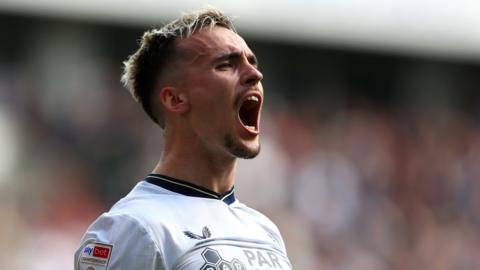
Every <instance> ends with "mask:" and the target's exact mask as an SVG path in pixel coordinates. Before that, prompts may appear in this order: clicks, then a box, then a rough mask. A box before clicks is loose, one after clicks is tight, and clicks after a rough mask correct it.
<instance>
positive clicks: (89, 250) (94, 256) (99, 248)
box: [78, 242, 113, 270]
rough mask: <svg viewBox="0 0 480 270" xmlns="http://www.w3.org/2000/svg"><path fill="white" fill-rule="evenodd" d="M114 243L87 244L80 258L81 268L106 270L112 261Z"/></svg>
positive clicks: (85, 269) (79, 264) (83, 269)
mask: <svg viewBox="0 0 480 270" xmlns="http://www.w3.org/2000/svg"><path fill="white" fill-rule="evenodd" d="M112 247H113V246H112V245H107V244H103V243H96V242H94V243H88V244H86V245H85V246H84V247H83V249H82V252H81V254H80V257H79V259H78V266H79V269H82V270H105V269H107V266H108V262H109V261H110V254H111V253H112Z"/></svg>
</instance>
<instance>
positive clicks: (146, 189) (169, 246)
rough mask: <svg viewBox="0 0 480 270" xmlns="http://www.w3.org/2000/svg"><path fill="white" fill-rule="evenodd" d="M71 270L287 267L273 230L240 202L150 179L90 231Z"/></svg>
mask: <svg viewBox="0 0 480 270" xmlns="http://www.w3.org/2000/svg"><path fill="white" fill-rule="evenodd" d="M81 242H82V243H81V246H80V248H79V249H78V250H77V252H76V253H75V270H106V269H109V270H164V269H165V270H167V269H168V270H170V269H174V270H177V269H178V270H183V269H184V270H252V269H256V270H266V269H292V267H291V264H290V262H289V260H288V258H287V254H286V251H285V246H284V244H283V240H282V237H281V236H280V233H279V231H278V229H277V227H276V226H275V225H274V224H273V223H272V222H271V221H270V220H269V219H268V218H266V217H265V216H264V215H262V214H260V213H259V212H257V211H255V210H253V209H251V208H249V207H247V206H245V205H244V204H242V203H240V202H239V201H238V200H237V199H236V198H235V195H234V191H233V188H232V190H230V191H229V192H226V193H225V194H217V193H215V192H212V191H210V190H207V189H205V188H202V187H199V186H196V185H193V184H191V183H188V182H184V181H180V180H178V179H174V178H171V177H168V176H164V175H159V174H150V175H148V176H147V178H146V179H145V180H144V181H141V182H139V183H138V184H137V185H136V186H135V187H134V188H133V190H132V191H131V192H130V193H129V194H128V195H127V196H126V197H124V198H123V199H121V200H120V201H119V202H117V203H116V204H115V205H114V206H113V207H112V209H111V210H110V211H109V212H107V213H104V214H102V215H101V216H100V217H99V218H97V220H95V222H94V223H93V224H92V225H91V226H90V227H89V228H88V230H87V232H86V233H85V235H84V236H83V238H82V241H81Z"/></svg>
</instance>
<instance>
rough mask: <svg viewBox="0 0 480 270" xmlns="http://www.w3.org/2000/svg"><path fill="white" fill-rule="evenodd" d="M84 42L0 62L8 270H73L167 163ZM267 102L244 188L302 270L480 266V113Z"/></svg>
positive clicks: (3, 257)
mask: <svg viewBox="0 0 480 270" xmlns="http://www.w3.org/2000/svg"><path fill="white" fill-rule="evenodd" d="M69 33H70V32H69ZM78 36H81V34H79V33H74V34H71V36H70V38H65V36H63V37H62V38H61V40H62V41H63V42H64V43H55V40H53V41H52V44H55V46H53V47H47V49H46V50H45V48H42V47H41V46H40V47H39V48H34V49H32V53H31V55H29V56H28V57H25V59H23V60H22V61H20V62H16V63H12V62H8V61H6V62H1V61H0V148H1V149H2V151H1V155H0V215H1V220H0V248H1V250H2V252H1V253H0V269H5V270H16V269H31V270H44V269H45V270H46V269H48V270H52V269H53V270H55V269H59V270H64V269H73V263H74V262H73V253H74V251H75V249H76V248H77V245H78V244H79V241H80V238H81V236H82V234H83V232H84V231H85V230H86V228H87V226H88V225H89V224H90V223H91V222H92V221H93V220H94V219H95V217H96V216H98V215H99V214H100V213H102V212H103V211H107V210H108V209H109V208H110V207H111V206H112V205H113V203H114V202H115V201H116V200H118V199H119V198H121V197H122V196H124V195H125V194H126V193H127V192H128V191H129V190H130V189H131V188H132V187H133V185H135V183H136V182H137V181H139V180H141V179H142V178H143V177H144V176H145V175H146V174H147V173H148V172H149V171H150V170H151V169H152V168H153V166H154V165H155V163H156V161H157V159H158V157H159V156H158V155H159V153H160V150H161V141H162V137H161V130H160V129H159V128H156V127H155V125H154V124H153V123H151V122H150V120H149V119H148V118H147V117H146V116H145V115H144V113H143V112H142V111H141V108H140V107H139V106H137V105H136V104H135V103H134V101H133V100H132V99H131V98H130V96H129V94H128V93H127V91H126V90H124V89H122V87H121V85H120V83H119V77H120V68H119V63H117V62H109V60H108V59H102V57H101V56H98V55H97V56H96V58H95V57H93V56H92V55H91V54H92V53H94V52H95V51H97V50H96V49H92V48H91V47H89V46H90V45H89V43H88V42H87V43H84V42H83V43H82V42H79V40H77V39H75V38H76V37H78ZM49 39H54V35H52V36H50V37H49ZM65 42H66V43H65ZM69 42H70V43H69ZM82 44H83V45H82ZM78 46H83V47H82V48H80V49H79V47H78ZM35 51H39V52H42V53H40V54H38V55H37V54H35ZM82 51H83V52H84V54H82ZM66 59H69V60H68V61H67V60H66ZM89 59H95V61H93V62H92V61H89ZM0 60H1V59H0ZM46 67H47V68H46ZM273 80H275V79H273ZM267 91H268V89H267ZM323 91H328V89H323ZM279 95H280V94H279ZM347 98H348V97H347ZM272 100H273V99H270V100H269V94H268V92H267V99H266V102H267V104H266V107H265V109H264V112H263V118H262V125H261V129H262V135H261V136H262V137H261V141H262V151H261V154H260V155H259V156H258V157H257V158H256V159H253V160H239V163H238V170H237V171H238V172H237V179H236V192H237V197H238V198H239V199H240V201H242V202H244V203H246V204H247V205H249V206H252V207H254V208H257V209H259V210H260V211H262V212H263V213H265V214H266V215H267V216H269V217H270V218H271V219H272V220H273V221H275V222H276V223H277V224H278V226H279V227H280V230H281V232H282V234H283V236H284V239H285V241H286V245H287V250H288V252H289V257H290V259H291V261H292V263H293V266H294V268H295V269H302V270H303V269H305V270H308V269H312V270H313V269H321V270H344V269H355V270H401V269H409V270H417V269H418V270H420V269H422V270H423V269H429V270H444V269H445V270H446V269H480V257H478V256H477V252H478V250H480V207H479V206H480V181H479V180H480V166H479V164H480V125H479V124H480V123H479V122H478V119H476V118H475V115H473V114H467V113H464V112H460V111H457V110H454V109H446V108H444V109H435V110H411V109H406V108H402V107H397V106H390V105H389V106H378V104H376V103H370V102H358V100H355V99H353V100H349V101H348V102H345V103H343V104H344V105H342V106H338V107H335V108H332V109H329V110H325V109H323V108H321V105H319V104H321V103H320V102H316V100H314V99H312V98H311V97H310V96H309V95H308V93H304V96H303V97H300V98H298V99H297V100H296V101H295V102H290V103H289V102H282V103H281V104H274V102H275V101H272Z"/></svg>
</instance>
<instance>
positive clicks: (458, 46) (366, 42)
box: [0, 0, 480, 62]
mask: <svg viewBox="0 0 480 270" xmlns="http://www.w3.org/2000/svg"><path fill="white" fill-rule="evenodd" d="M205 3H206V2H204V1H193V0H175V1H159V0H135V1H129V0H101V1H98V0H82V1H64V0H35V1H32V0H2V1H0V11H1V12H3V13H10V14H33V15H41V16H48V17H58V18H69V19H72V18H73V19H81V20H89V21H92V20H93V21H101V22H108V23H114V24H123V25H134V26H152V25H159V24H162V23H164V22H165V21H166V20H167V19H170V18H173V17H175V16H178V15H179V14H180V13H181V12H182V11H186V10H192V9H198V8H202V7H206V4H205ZM209 4H211V5H213V6H216V7H218V8H220V9H222V10H224V11H225V12H226V13H228V14H231V15H235V16H236V25H237V28H238V29H239V30H240V31H241V32H242V33H244V34H248V35H249V36H252V37H254V38H257V39H264V40H277V41H284V42H295V43H309V44H321V45H331V46H342V47H347V48H348V47H350V48H356V49H366V50H371V51H385V52H394V53H402V54H408V55H412V54H413V55H420V56H434V57H444V58H454V59H463V60H470V61H477V62H478V61H479V60H480V16H479V14H480V1H477V0H423V1H418V0H401V1H400V0H368V1H359V0H320V1H314V0H297V1H287V0H261V1H256V0H242V1H224V0H223V1H222V0H215V1H210V2H209ZM160 18H161V19H160Z"/></svg>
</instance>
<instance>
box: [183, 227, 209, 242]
mask: <svg viewBox="0 0 480 270" xmlns="http://www.w3.org/2000/svg"><path fill="white" fill-rule="evenodd" d="M183 233H184V234H185V235H186V236H188V237H189V238H191V239H195V240H205V239H207V238H210V236H212V233H211V232H210V229H208V227H207V226H205V227H203V229H202V235H198V234H195V233H193V232H191V231H183Z"/></svg>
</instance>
